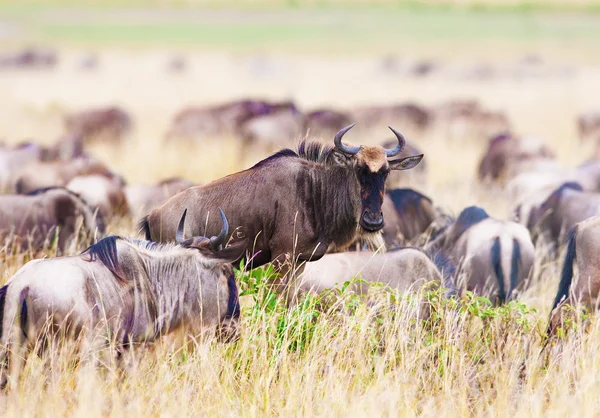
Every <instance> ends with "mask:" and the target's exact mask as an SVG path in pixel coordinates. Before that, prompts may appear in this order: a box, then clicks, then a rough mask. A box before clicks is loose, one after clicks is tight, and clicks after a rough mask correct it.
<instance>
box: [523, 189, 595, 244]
mask: <svg viewBox="0 0 600 418" xmlns="http://www.w3.org/2000/svg"><path fill="white" fill-rule="evenodd" d="M596 215H600V193H593V192H586V191H584V190H583V188H582V186H581V185H580V184H579V183H575V182H567V183H564V184H563V185H561V186H560V187H558V188H557V189H556V190H554V191H553V192H552V193H551V194H550V195H549V196H548V198H547V199H546V200H545V201H544V202H543V203H542V204H541V205H540V206H539V207H538V208H534V209H532V210H531V212H530V215H529V219H528V221H527V227H528V228H529V230H531V231H534V230H535V231H537V232H539V233H540V234H541V235H543V236H545V237H546V238H548V239H549V240H550V242H552V243H555V244H558V243H559V242H560V240H561V238H562V236H563V234H564V232H565V231H568V230H570V229H571V228H572V227H574V226H575V225H576V224H577V223H579V222H581V221H583V220H585V219H587V218H590V217H592V216H596Z"/></svg>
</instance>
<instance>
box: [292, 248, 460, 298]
mask: <svg viewBox="0 0 600 418" xmlns="http://www.w3.org/2000/svg"><path fill="white" fill-rule="evenodd" d="M353 278H359V279H362V280H364V281H366V282H367V283H366V284H355V285H354V287H353V290H354V291H355V292H357V293H360V294H364V293H367V292H368V290H369V285H368V283H372V282H376V283H383V284H385V285H388V286H390V287H391V288H392V289H398V290H401V291H409V290H418V288H419V286H421V285H423V284H425V283H430V282H436V283H438V284H439V285H443V286H444V287H446V288H447V289H449V290H451V291H453V290H454V283H453V282H452V281H451V279H450V278H446V279H443V277H442V274H441V273H440V271H439V270H438V268H437V267H436V265H435V264H434V263H433V261H431V260H430V259H429V257H427V255H426V254H425V253H423V252H422V251H421V250H418V249H416V248H399V249H395V250H392V251H388V252H387V253H383V254H381V253H372V252H367V251H361V252H348V253H337V254H325V255H324V256H323V258H321V259H320V260H318V261H315V262H312V263H307V264H306V266H305V267H304V272H303V273H302V275H301V276H300V277H298V278H297V279H296V281H295V283H294V290H295V291H294V294H297V293H305V292H317V293H320V292H322V291H324V290H329V289H333V288H335V287H339V286H342V285H343V284H344V283H345V282H347V281H350V280H352V279H353Z"/></svg>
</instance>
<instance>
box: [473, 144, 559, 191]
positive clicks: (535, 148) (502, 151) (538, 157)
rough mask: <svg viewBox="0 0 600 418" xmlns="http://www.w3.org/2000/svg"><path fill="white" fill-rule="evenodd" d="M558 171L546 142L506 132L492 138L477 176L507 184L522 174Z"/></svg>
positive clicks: (556, 162)
mask: <svg viewBox="0 0 600 418" xmlns="http://www.w3.org/2000/svg"><path fill="white" fill-rule="evenodd" d="M557 168H558V169H560V166H559V165H558V161H557V160H556V156H555V155H554V153H553V152H552V150H551V149H550V148H549V147H548V146H547V145H546V144H545V143H544V142H543V141H541V140H539V139H536V138H518V137H515V136H513V135H511V134H509V133H503V134H500V135H496V136H494V137H493V138H491V139H490V142H489V145H488V149H487V151H486V152H485V154H484V156H483V157H482V159H481V162H480V163H479V169H478V177H479V179H480V180H492V181H498V182H500V183H504V182H505V181H506V180H509V179H511V178H513V177H515V176H516V175H518V174H520V173H522V172H528V171H536V170H538V171H543V170H552V169H557Z"/></svg>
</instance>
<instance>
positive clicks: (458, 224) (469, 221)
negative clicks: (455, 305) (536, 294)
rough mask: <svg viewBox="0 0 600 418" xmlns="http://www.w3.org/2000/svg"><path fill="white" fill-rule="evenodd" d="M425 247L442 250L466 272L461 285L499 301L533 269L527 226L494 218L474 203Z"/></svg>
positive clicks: (520, 283)
mask: <svg viewBox="0 0 600 418" xmlns="http://www.w3.org/2000/svg"><path fill="white" fill-rule="evenodd" d="M427 249H428V250H429V251H441V252H442V253H444V254H446V255H447V256H448V257H450V258H451V260H452V261H453V262H454V263H455V264H456V265H457V266H458V268H459V270H460V272H461V273H464V275H465V277H464V278H465V282H464V283H460V282H459V284H460V287H461V288H464V287H466V288H467V289H468V290H471V291H473V292H475V293H476V294H480V295H484V296H487V297H489V298H490V300H492V301H494V300H495V301H497V302H499V303H504V302H506V301H508V300H510V299H511V298H513V297H514V296H515V292H516V291H517V290H518V289H519V288H520V287H522V285H523V284H524V281H525V279H527V278H528V277H529V275H530V273H531V270H532V268H533V261H534V247H533V243H532V242H531V238H530V236H529V232H528V231H527V229H526V228H525V227H524V226H523V225H519V224H517V223H515V222H505V221H501V220H498V219H493V218H491V217H490V216H489V215H488V214H487V213H486V211H485V210H483V209H482V208H479V207H476V206H470V207H468V208H466V209H464V210H463V211H462V212H461V213H460V215H459V216H458V218H457V219H456V220H455V221H454V222H453V223H451V224H450V225H449V226H448V227H447V228H446V229H445V230H443V231H442V232H439V233H438V236H437V237H435V239H434V240H433V241H432V242H430V243H429V244H428V246H427Z"/></svg>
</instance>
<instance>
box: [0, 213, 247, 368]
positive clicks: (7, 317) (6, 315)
mask: <svg viewBox="0 0 600 418" xmlns="http://www.w3.org/2000/svg"><path fill="white" fill-rule="evenodd" d="M185 216H186V212H185V211H184V212H183V215H182V217H181V221H180V223H179V226H178V229H177V243H176V244H157V243H154V242H149V241H143V240H134V239H130V238H124V237H118V236H112V237H108V238H104V239H103V240H101V241H99V242H98V243H96V244H94V245H92V246H91V247H89V248H88V249H87V250H85V251H84V252H83V253H82V254H80V255H76V256H70V257H59V258H53V259H42V260H33V261H30V262H29V263H27V264H26V265H25V266H23V267H22V268H21V269H20V270H19V271H18V272H17V273H16V274H15V275H14V276H13V277H12V278H10V279H9V280H8V282H7V284H6V285H5V286H4V287H2V288H1V289H0V313H1V315H0V317H1V318H2V322H1V328H0V333H1V338H0V347H3V349H6V348H8V347H11V346H13V345H14V344H15V343H19V342H20V341H19V340H21V339H22V338H21V334H23V336H24V337H25V339H26V340H27V342H29V343H33V342H34V341H36V340H37V339H38V338H40V336H41V335H40V334H42V333H43V332H44V331H46V327H47V325H48V324H50V325H51V330H58V331H61V332H64V333H65V334H66V335H67V336H73V337H76V336H78V335H79V334H80V333H84V337H86V338H89V337H92V338H91V339H90V340H89V341H95V342H102V344H104V343H105V342H106V341H107V340H108V341H114V342H115V343H117V344H118V345H119V346H122V347H124V348H126V347H128V346H129V345H131V344H135V343H140V342H147V341H153V340H155V339H157V338H158V337H160V336H161V335H164V334H168V333H170V332H173V331H175V330H177V329H180V328H183V329H185V330H186V331H188V333H189V334H191V335H194V336H198V335H200V334H201V333H204V332H207V331H217V330H218V331H219V334H218V336H219V337H221V338H223V339H225V340H230V339H231V338H234V337H235V336H236V331H237V329H236V327H237V322H238V319H239V315H240V307H239V300H238V289H237V286H236V283H235V279H234V273H233V267H232V266H231V261H234V260H236V259H237V258H239V257H240V254H241V253H242V252H243V251H244V250H245V245H246V244H245V243H244V242H240V243H238V244H237V245H235V246H230V247H227V248H224V249H221V246H222V244H223V243H224V240H225V239H226V237H227V236H228V224H227V219H226V218H225V215H224V214H223V212H222V211H221V219H222V221H223V226H222V230H221V232H220V233H219V235H218V236H215V237H212V238H206V237H191V238H187V239H186V238H185V236H184V233H183V226H184V223H185ZM17 317H20V318H19V319H20V320H19V321H18V322H19V324H18V325H17V324H16V322H17V321H16V319H17ZM217 327H219V328H218V329H217ZM15 328H16V329H15ZM18 328H20V329H18ZM94 333H100V335H99V336H100V337H101V338H100V339H96V337H97V336H98V335H92V334H94ZM5 357H6V351H4V352H0V358H2V359H4V358H5Z"/></svg>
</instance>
